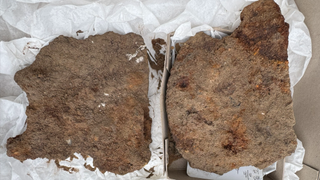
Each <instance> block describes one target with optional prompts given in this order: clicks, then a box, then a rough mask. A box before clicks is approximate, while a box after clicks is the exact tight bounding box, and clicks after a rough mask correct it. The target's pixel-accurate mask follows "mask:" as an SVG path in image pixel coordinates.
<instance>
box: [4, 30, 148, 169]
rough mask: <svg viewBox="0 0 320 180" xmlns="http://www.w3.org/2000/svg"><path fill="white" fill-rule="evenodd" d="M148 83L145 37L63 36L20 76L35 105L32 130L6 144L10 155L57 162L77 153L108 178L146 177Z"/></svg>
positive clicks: (30, 113) (30, 110)
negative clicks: (140, 174)
mask: <svg viewBox="0 0 320 180" xmlns="http://www.w3.org/2000/svg"><path fill="white" fill-rule="evenodd" d="M130 54H131V55H134V54H136V57H132V56H130ZM130 57H131V59H130ZM129 59H130V60H129ZM148 77H149V68H148V57H147V50H146V49H145V46H144V41H143V39H142V37H141V36H139V35H136V34H132V33H130V34H127V35H119V34H116V33H113V32H108V33H106V34H104V35H97V36H90V37H89V38H87V39H85V40H76V39H74V38H69V37H63V36H59V37H58V38H56V39H55V40H54V41H53V42H51V43H50V44H49V45H48V46H46V47H44V48H42V49H41V51H40V53H39V54H38V55H37V57H36V60H35V62H34V63H33V64H32V65H30V66H29V67H27V68H25V69H23V70H21V71H19V72H17V74H16V75H15V81H16V82H17V83H18V84H19V85H20V86H21V88H22V89H23V90H24V91H25V92H26V93H27V97H28V100H29V103H30V105H29V106H28V108H27V112H26V113H27V116H28V118H27V130H26V131H25V132H24V133H23V134H22V135H19V136H17V137H15V138H10V139H9V140H8V144H7V148H8V152H7V153H8V155H9V156H12V157H14V158H17V159H19V160H21V161H23V160H26V159H35V158H38V157H40V158H48V159H55V160H56V162H58V161H57V160H64V159H66V158H68V157H70V156H72V155H73V153H75V152H77V153H81V155H82V156H83V157H84V158H86V157H87V156H91V157H92V158H93V159H94V161H93V164H94V166H95V167H98V168H99V169H100V171H102V172H103V173H104V172H105V171H110V172H114V173H116V174H126V173H128V172H132V171H134V170H138V169H141V168H142V167H143V166H144V165H146V164H147V163H148V162H149V160H150V156H151V153H150V150H149V144H150V143H151V134H150V133H151V132H150V131H151V118H150V117H149V108H148V106H149V100H148V96H147V95H148V82H149V80H148V79H149V78H148Z"/></svg>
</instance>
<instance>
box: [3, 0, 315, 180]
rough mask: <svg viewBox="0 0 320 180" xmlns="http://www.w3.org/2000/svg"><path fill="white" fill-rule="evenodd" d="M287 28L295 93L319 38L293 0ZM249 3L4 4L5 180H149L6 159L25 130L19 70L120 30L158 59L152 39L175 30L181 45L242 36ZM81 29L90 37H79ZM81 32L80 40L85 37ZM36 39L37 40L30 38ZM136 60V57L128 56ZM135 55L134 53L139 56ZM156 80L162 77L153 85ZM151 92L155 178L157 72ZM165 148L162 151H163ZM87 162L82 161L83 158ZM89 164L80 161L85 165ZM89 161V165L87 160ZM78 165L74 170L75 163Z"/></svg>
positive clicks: (282, 0)
mask: <svg viewBox="0 0 320 180" xmlns="http://www.w3.org/2000/svg"><path fill="white" fill-rule="evenodd" d="M276 2H277V3H278V4H280V6H281V10H282V13H283V14H284V16H285V18H286V22H288V23H289V24H290V35H289V49H288V53H289V61H290V64H289V65H290V78H291V85H292V87H293V86H294V85H295V84H296V83H297V82H298V81H299V80H300V78H301V77H302V75H303V73H304V72H305V70H306V67H307V65H308V63H309V61H310V58H311V39H310V35H309V32H308V29H307V28H306V26H305V24H304V23H303V20H304V17H303V15H302V14H301V13H300V12H299V11H298V10H297V7H296V5H295V3H294V1H293V0H276ZM250 3H251V1H249V0H200V1H199V0H177V1H166V0H141V1H140V0H132V1H129V0H106V1H100V0H94V1H87V0H65V1H60V0H19V1H11V0H2V1H0V40H2V41H1V42H0V143H1V144H0V166H1V168H0V177H2V178H3V179H65V180H68V179H70V180H71V179H144V178H143V177H146V176H148V175H149V173H146V172H145V171H144V170H143V169H142V170H140V171H135V172H132V173H129V174H127V175H125V176H116V175H114V174H113V173H105V174H102V173H100V172H99V171H95V172H91V171H88V170H87V169H81V168H80V169H81V170H79V172H78V173H71V174H70V173H68V172H66V171H63V170H61V169H57V168H56V166H55V164H54V162H52V161H50V162H49V163H47V160H46V159H39V158H38V159H36V160H33V161H31V160H27V161H24V162H23V163H21V162H19V161H18V160H16V159H13V158H10V157H8V156H7V155H6V149H5V144H6V140H7V139H8V138H9V137H14V136H16V135H18V134H21V133H22V132H23V131H24V130H25V129H26V126H25V121H26V115H25V110H26V106H27V105H28V101H27V98H26V95H25V93H23V92H22V91H21V89H20V88H19V87H18V86H17V84H15V83H14V82H13V76H14V74H15V72H16V71H18V70H20V69H22V68H24V67H26V66H27V65H29V64H31V63H32V62H33V61H34V59H35V56H36V55H37V53H38V52H39V50H40V49H41V48H42V47H43V46H45V45H47V44H48V43H49V42H50V41H51V40H53V39H54V38H55V37H57V36H58V35H65V36H71V37H74V38H77V39H83V38H86V37H88V36H90V35H96V34H103V33H105V32H107V31H114V32H116V33H120V34H126V33H129V32H134V33H137V34H141V35H142V37H143V38H144V40H145V43H146V46H147V48H148V49H149V51H150V55H153V54H154V50H153V49H152V44H151V39H153V38H162V39H166V34H167V33H170V32H173V31H175V30H177V31H176V34H175V38H177V40H178V39H179V38H180V39H183V38H186V36H193V35H194V34H195V33H196V32H199V31H210V32H211V34H215V36H223V34H220V33H217V32H216V31H214V30H212V28H211V27H221V28H227V29H230V30H234V29H235V28H236V27H237V26H238V25H239V23H240V20H239V15H240V10H241V9H242V8H243V7H244V6H245V5H247V4H250ZM78 30H81V31H82V32H83V33H79V31H78ZM77 32H78V33H77ZM29 37H31V38H29ZM5 41H7V42H5ZM128 53H132V52H128ZM133 53H134V52H133ZM151 73H152V74H153V76H154V77H155V78H154V79H151ZM151 73H150V80H149V82H150V85H149V89H150V91H149V99H150V116H151V117H152V119H153V124H152V140H153V142H152V143H151V144H150V149H151V151H152V156H151V160H150V162H149V163H148V164H147V165H146V166H145V167H144V168H145V169H147V170H149V169H150V168H152V167H154V170H155V172H154V176H152V177H151V178H159V177H160V176H161V172H162V170H163V169H162V168H163V166H162V160H161V158H162V156H163V150H162V141H161V137H162V136H161V120H160V108H159V91H158V90H157V85H158V80H159V78H160V77H161V76H162V74H161V72H159V71H158V72H156V71H154V70H153V71H151ZM159 147H160V149H158V148H159ZM81 158H82V157H79V159H81ZM84 161H85V160H84V159H83V160H81V161H80V160H79V161H78V162H74V163H78V164H77V165H75V164H74V166H77V167H78V165H79V164H81V163H83V162H84ZM86 161H88V159H87V160H86ZM71 164H72V163H71Z"/></svg>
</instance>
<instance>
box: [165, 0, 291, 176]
mask: <svg viewBox="0 0 320 180" xmlns="http://www.w3.org/2000/svg"><path fill="white" fill-rule="evenodd" d="M241 21H242V22H241V24H240V26H239V27H238V28H237V29H236V30H235V31H234V32H233V33H232V34H231V35H230V36H228V37H224V38H222V39H213V38H211V37H210V36H208V35H206V34H204V33H198V34H196V35H195V36H194V37H191V38H190V39H189V40H188V41H187V42H186V43H184V44H183V45H182V47H181V49H180V51H179V53H178V55H177V58H176V61H175V64H174V65H173V67H172V69H171V76H170V78H169V81H168V89H167V97H166V99H167V100H166V104H167V113H168V121H169V127H170V131H171V133H172V135H173V139H174V140H175V143H176V148H177V149H178V151H179V152H180V153H181V154H182V156H183V157H184V158H185V159H187V160H188V161H189V163H190V165H191V167H193V168H198V169H202V170H205V171H208V172H214V173H217V174H223V173H226V172H228V171H230V170H232V169H235V168H239V167H241V166H249V165H252V166H256V167H258V168H260V169H263V168H265V167H267V166H269V165H271V164H272V163H274V162H276V161H277V160H279V159H281V158H284V157H285V156H288V155H290V154H291V153H293V152H294V150H295V147H296V144H297V142H296V135H295V133H294V130H293V126H294V124H295V120H294V115H293V109H292V98H291V92H290V79H289V73H288V69H289V67H288V61H287V47H288V28H289V26H288V24H287V23H285V22H284V17H283V16H282V15H281V12H280V8H279V7H278V5H277V4H276V3H275V2H274V1H272V0H260V1H258V2H254V3H252V4H251V5H249V6H247V7H245V8H244V9H243V12H242V13H241Z"/></svg>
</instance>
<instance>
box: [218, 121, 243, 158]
mask: <svg viewBox="0 0 320 180" xmlns="http://www.w3.org/2000/svg"><path fill="white" fill-rule="evenodd" d="M235 118H236V119H235ZM246 130H247V127H246V125H245V124H244V123H243V122H242V118H241V117H239V118H237V117H234V120H232V121H231V122H230V123H229V130H228V131H227V133H228V134H229V136H228V137H227V138H226V139H225V140H224V141H223V142H222V146H223V148H224V149H227V150H229V151H231V152H232V153H234V154H237V153H238V152H241V151H242V150H244V149H246V148H247V146H248V141H249V140H248V138H247V135H246Z"/></svg>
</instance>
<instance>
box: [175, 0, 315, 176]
mask: <svg viewBox="0 0 320 180" xmlns="http://www.w3.org/2000/svg"><path fill="white" fill-rule="evenodd" d="M295 2H296V4H297V6H298V8H299V10H300V11H301V12H302V13H303V14H304V16H305V23H306V25H307V27H308V29H309V31H310V35H311V39H312V59H311V61H310V64H309V66H308V68H307V70H306V73H305V74H304V76H303V77H302V79H301V80H300V82H299V83H298V84H297V85H296V86H295V88H294V96H293V101H294V114H295V119H296V125H295V127H294V129H295V132H296V134H297V136H298V138H299V139H300V140H301V141H302V143H303V146H304V148H305V149H306V154H305V157H304V163H305V164H308V165H310V166H311V167H313V168H315V169H318V170H319V169H320V163H319V162H320V153H319V152H320V110H319V108H320V63H319V61H320V51H319V49H320V21H319V17H320V1H319V0H295ZM184 168H186V163H185V161H183V160H179V162H178V163H176V164H172V165H171V166H170V167H169V176H170V177H171V178H175V179H190V180H191V179H195V178H187V176H186V172H185V170H183V169H184ZM282 171H283V160H280V161H279V162H278V165H277V171H276V172H273V173H271V174H269V175H268V176H265V177H264V179H265V180H281V179H282ZM316 172H317V171H316V170H313V169H312V168H310V167H307V166H304V169H303V170H301V171H300V172H298V173H297V175H298V176H299V177H300V179H301V180H309V179H310V180H316V178H314V177H316V176H315V175H314V174H315V173H316ZM318 178H319V177H318Z"/></svg>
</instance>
